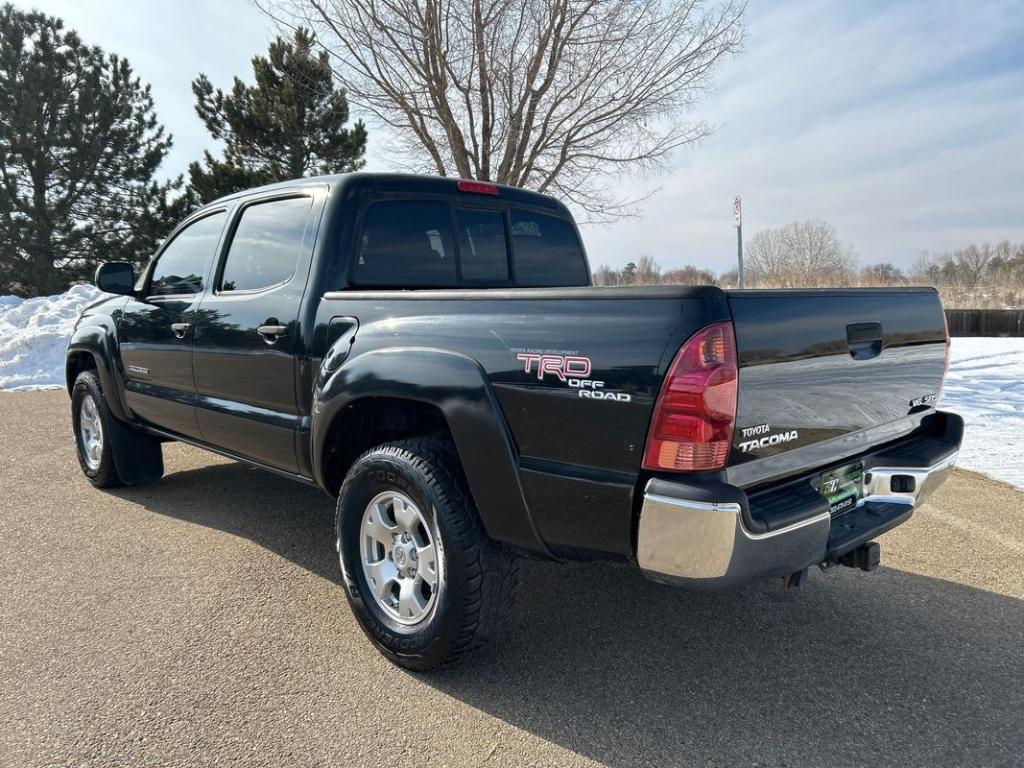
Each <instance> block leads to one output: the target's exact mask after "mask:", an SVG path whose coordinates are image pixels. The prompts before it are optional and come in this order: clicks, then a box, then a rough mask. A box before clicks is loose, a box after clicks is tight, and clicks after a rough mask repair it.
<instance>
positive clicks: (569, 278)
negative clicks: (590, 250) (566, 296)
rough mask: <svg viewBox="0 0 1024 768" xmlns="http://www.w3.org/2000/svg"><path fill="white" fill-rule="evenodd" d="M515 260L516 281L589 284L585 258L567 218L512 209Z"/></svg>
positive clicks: (560, 284) (536, 283)
mask: <svg viewBox="0 0 1024 768" xmlns="http://www.w3.org/2000/svg"><path fill="white" fill-rule="evenodd" d="M512 260H513V264H514V266H515V275H516V285H521V286H545V285H555V286H572V285H588V284H589V282H590V281H589V279H588V275H587V265H586V260H585V259H584V258H583V248H582V247H581V246H580V241H579V238H578V237H577V236H576V230H575V229H573V226H572V224H570V223H569V221H568V220H566V219H563V218H559V217H558V216H548V215H546V214H543V213H533V212H531V211H520V210H513V211H512Z"/></svg>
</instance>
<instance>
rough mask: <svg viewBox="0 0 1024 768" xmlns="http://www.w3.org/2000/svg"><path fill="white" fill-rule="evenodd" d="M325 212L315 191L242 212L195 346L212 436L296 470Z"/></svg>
mask: <svg viewBox="0 0 1024 768" xmlns="http://www.w3.org/2000/svg"><path fill="white" fill-rule="evenodd" d="M322 207H323V201H322V199H317V193H316V192H313V191H307V192H300V193H296V192H289V193H288V194H287V196H281V195H278V196H276V197H269V198H268V197H266V196H264V197H260V198H254V199H251V200H248V201H246V202H245V203H244V204H243V205H242V206H241V207H240V209H239V211H238V212H237V214H236V216H235V217H234V222H233V226H232V227H230V228H229V234H228V236H227V237H228V244H227V247H226V248H224V249H223V252H224V256H223V258H222V259H221V263H220V264H219V265H218V268H217V270H216V271H215V273H214V283H213V286H212V290H211V291H209V292H208V293H207V294H206V296H205V297H204V299H203V301H202V304H201V305H200V307H199V312H198V313H197V319H196V328H195V339H194V343H193V365H194V367H195V381H196V392H197V410H196V414H197V418H198V422H199V427H200V430H201V431H202V434H203V439H204V440H205V441H206V442H207V443H209V444H210V445H212V446H215V447H217V448H220V449H222V450H225V451H228V452H230V453H232V454H235V455H237V456H241V457H244V458H249V459H253V460H256V461H258V462H260V463H262V464H266V465H269V466H272V467H276V468H278V469H283V470H286V471H289V472H296V471H297V470H298V461H297V458H296V449H295V440H296V434H297V431H298V426H299V419H300V413H299V408H298V399H297V397H296V393H297V390H296V380H297V374H298V372H297V365H298V357H299V356H300V355H301V354H303V345H302V339H301V335H300V332H299V331H300V329H299V322H298V315H299V304H300V303H301V301H302V295H303V292H304V291H305V288H306V278H307V276H308V274H309V264H310V258H311V256H312V251H313V244H314V242H315V238H316V223H317V221H318V220H319V212H320V210H321V209H322Z"/></svg>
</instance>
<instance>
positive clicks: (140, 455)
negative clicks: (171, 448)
mask: <svg viewBox="0 0 1024 768" xmlns="http://www.w3.org/2000/svg"><path fill="white" fill-rule="evenodd" d="M106 427H107V432H108V433H109V435H110V437H111V441H110V442H111V447H112V448H113V451H114V465H115V466H116V467H117V476H118V477H119V478H120V479H121V482H122V483H124V484H125V485H141V484H142V483H152V482H156V481H157V480H159V479H160V478H161V477H163V476H164V454H163V449H162V447H161V445H160V441H159V440H157V439H156V438H155V437H153V436H151V435H147V434H146V433H145V432H140V431H139V430H137V429H134V428H132V427H129V426H128V425H127V424H125V423H124V422H122V421H118V419H117V418H115V417H114V415H113V414H110V418H109V419H107V424H106Z"/></svg>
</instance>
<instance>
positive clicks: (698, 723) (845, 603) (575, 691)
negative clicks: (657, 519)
mask: <svg viewBox="0 0 1024 768" xmlns="http://www.w3.org/2000/svg"><path fill="white" fill-rule="evenodd" d="M226 489H227V491H226ZM117 493H118V495H121V496H123V497H124V498H127V499H129V500H132V501H136V502H137V503H139V504H141V505H143V506H144V507H146V508H147V509H149V510H151V511H154V512H156V513H159V514H163V515H169V516H173V517H176V518H179V519H182V520H187V521H189V522H193V523H196V524H199V525H204V526H208V527H212V528H216V529H219V530H223V531H227V532H229V533H232V534H234V535H237V536H243V537H246V538H248V539H250V540H251V541H253V542H255V543H256V544H258V545H260V546H262V547H265V548H266V549H268V550H270V551H272V552H275V553H277V554H279V555H280V556H282V557H284V558H287V559H288V560H290V561H292V562H295V563H297V564H299V565H301V566H302V567H304V568H306V569H307V570H309V571H310V572H312V573H314V574H316V575H318V576H321V577H323V578H326V579H329V580H331V581H334V582H337V583H339V584H340V575H339V573H338V567H337V562H336V560H335V554H334V547H333V539H332V519H333V515H332V508H333V505H332V502H331V500H330V499H328V498H327V497H325V496H324V494H323V493H322V492H320V491H317V490H315V489H307V488H303V487H302V486H299V485H297V484H295V483H293V482H291V481H288V480H285V479H282V478H277V477H275V476H273V475H269V474H267V473H263V472H260V471H257V470H251V469H249V468H246V467H244V466H242V465H238V464H217V465H212V466H207V467H203V468H201V469H195V470H189V471H185V472H179V473H176V474H174V476H173V477H172V478H169V482H164V483H160V484H158V485H156V486H149V487H140V488H128V489H122V490H120V491H118V492H117ZM197 499H198V500H201V501H199V502H198V503H197ZM957 556H959V555H955V554H954V555H953V557H957ZM963 556H964V557H965V558H966V557H968V555H967V554H964V555H963ZM884 562H885V561H884V542H883V567H882V568H881V569H880V570H879V571H878V572H876V573H873V574H870V575H866V574H861V573H858V572H854V571H850V570H848V569H836V570H833V571H831V572H829V573H825V574H822V573H818V572H817V571H812V574H811V578H810V580H809V584H808V585H807V586H805V587H802V588H800V589H799V590H789V591H786V590H783V589H782V587H781V584H778V583H774V582H773V583H766V584H761V585H756V586H753V587H749V588H746V589H742V590H738V591H734V592H727V593H695V592H687V591H684V590H679V589H674V588H672V587H666V586H662V585H658V584H654V583H652V582H650V581H648V580H646V579H644V578H643V577H642V576H640V575H639V574H638V573H637V572H636V571H633V570H631V569H629V568H627V567H619V566H612V565H606V564H595V565H584V564H573V565H560V564H552V563H545V562H536V561H524V563H523V574H524V579H523V586H522V590H521V592H520V595H519V601H518V604H517V607H516V609H515V611H514V612H513V614H512V615H511V616H510V617H509V618H508V621H507V622H506V624H505V625H504V626H503V628H502V630H501V631H500V632H499V634H498V636H497V637H495V638H494V639H493V640H492V641H491V643H490V644H489V645H488V646H486V647H485V648H484V649H483V650H482V651H481V653H480V654H479V655H477V656H475V657H473V658H472V659H471V660H468V661H467V662H465V663H464V664H462V665H461V666H459V667H456V668H455V669H452V670H447V671H442V672H440V673H436V674H434V675H430V676H417V675H409V674H408V673H405V672H403V671H401V670H399V669H397V668H396V669H394V674H395V675H396V676H407V677H408V679H409V681H410V683H412V684H413V685H416V684H417V683H415V682H413V681H414V680H418V681H420V683H421V684H426V685H429V686H431V687H433V688H435V689H437V690H439V691H441V692H443V693H445V694H447V695H449V696H451V697H454V698H455V699H458V700H461V701H462V702H465V703H467V704H469V705H471V706H472V707H475V708H477V709H479V710H481V711H483V712H486V713H488V714H490V715H493V716H494V717H496V718H500V719H501V720H503V721H505V722H507V723H509V724H511V725H513V726H515V727H516V728H519V729H522V730H524V731H527V732H529V733H531V734H534V735H535V736H538V737H540V738H543V739H545V740H548V741H550V742H553V743H555V744H558V745H560V746H562V747H564V748H566V749H569V750H571V751H573V752H575V753H577V754H579V755H581V756H584V757H586V758H590V759H593V760H596V761H599V762H602V763H606V764H608V765H612V766H634V765H645V766H648V765H685V764H695V765H719V764H726V765H753V764H757V765H797V766H834V765H863V764H867V763H872V764H893V765H928V766H938V765H1021V764H1022V761H1024V757H1022V756H1024V601H1021V600H1018V599H1015V598H1012V597H1006V596H1002V595H998V594H994V593H990V592H986V591H983V590H979V589H976V588H972V587H968V586H964V585H961V584H958V583H955V582H950V581H943V580H940V579H935V578H929V577H925V576H921V575H917V574H913V573H909V572H905V571H899V570H895V569H892V568H886V567H885V566H884ZM1010 567H1013V566H1012V564H1010ZM339 588H340V587H339ZM499 748H500V751H496V752H495V754H494V757H493V759H494V760H497V763H496V764H508V763H509V762H515V760H514V758H515V756H516V754H517V752H516V744H515V741H514V739H510V738H509V737H508V736H507V735H506V736H503V737H502V741H501V742H500V743H499V744H498V745H497V746H496V749H499ZM499 758H500V759H499Z"/></svg>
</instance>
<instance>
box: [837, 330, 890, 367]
mask: <svg viewBox="0 0 1024 768" xmlns="http://www.w3.org/2000/svg"><path fill="white" fill-rule="evenodd" d="M884 339H885V337H884V335H883V334H882V324H881V323H850V324H849V325H848V326H846V346H847V348H848V349H849V350H850V357H852V358H853V359H854V360H871V359H872V358H875V357H878V356H879V355H880V354H881V353H882V342H883V341H884Z"/></svg>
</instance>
